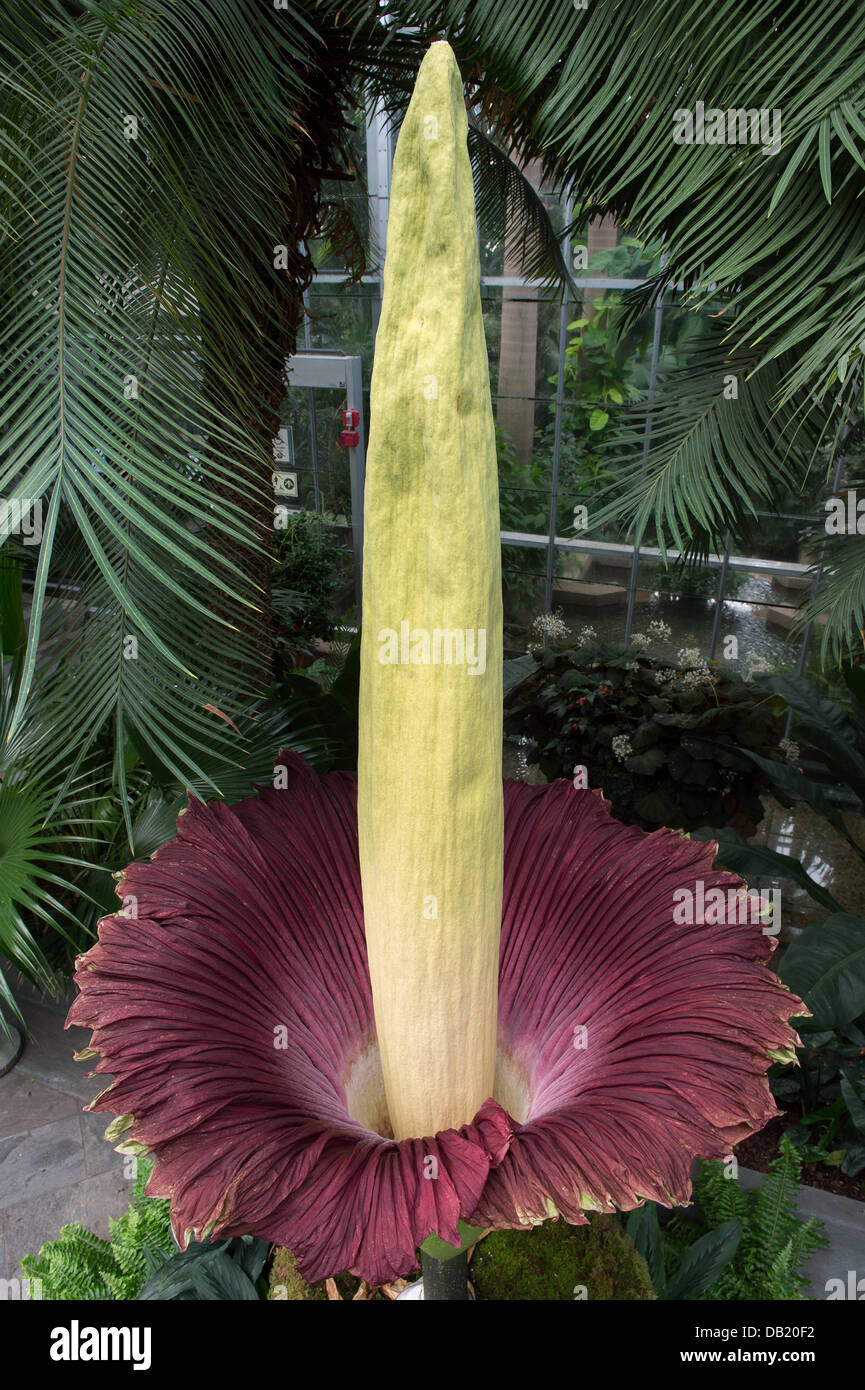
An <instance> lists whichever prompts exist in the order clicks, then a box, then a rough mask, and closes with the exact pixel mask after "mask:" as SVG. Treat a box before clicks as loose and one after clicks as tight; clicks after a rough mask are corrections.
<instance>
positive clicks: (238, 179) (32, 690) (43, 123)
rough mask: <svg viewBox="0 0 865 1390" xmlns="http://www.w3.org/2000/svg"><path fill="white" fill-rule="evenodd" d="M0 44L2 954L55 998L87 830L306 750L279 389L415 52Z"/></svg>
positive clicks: (234, 33) (491, 166) (298, 32)
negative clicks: (283, 564)
mask: <svg viewBox="0 0 865 1390" xmlns="http://www.w3.org/2000/svg"><path fill="white" fill-rule="evenodd" d="M3 39H4V57H5V59H6V64H5V68H6V80H5V82H4V86H3V92H2V108H0V120H2V139H3V147H4V151H5V154H4V169H5V175H6V177H5V179H4V184H3V189H2V192H0V226H2V230H3V233H4V236H3V249H2V253H0V276H2V284H3V287H4V293H3V296H2V303H3V307H2V311H0V340H2V342H3V343H4V344H5V345H6V348H7V354H6V365H7V372H6V385H7V392H6V394H5V396H4V402H3V405H2V407H0V438H2V458H0V490H2V491H3V493H4V494H5V495H6V500H5V501H4V504H3V518H2V526H0V541H2V543H3V544H4V546H5V548H6V550H7V551H8V550H10V547H11V546H12V545H13V544H16V543H17V540H18V536H16V534H15V533H16V532H17V533H18V534H19V535H20V537H21V538H22V541H23V544H22V545H20V546H19V547H18V552H17V553H18V558H19V561H20V562H21V564H22V570H21V574H20V576H19V579H23V584H24V598H25V600H26V608H27V622H26V624H23V621H22V622H19V625H18V627H17V628H15V629H14V631H13V630H12V629H7V630H5V632H4V641H5V645H4V646H3V653H4V658H5V660H4V663H3V678H4V686H3V709H4V715H3V719H4V730H3V732H4V739H5V742H4V752H3V762H2V776H3V779H4V787H8V790H4V796H5V805H6V810H7V812H8V820H7V824H8V826H9V830H10V836H9V838H8V839H7V841H6V842H5V844H4V845H3V846H2V850H3V854H2V862H0V872H2V873H3V875H4V878H5V881H0V950H2V952H3V955H4V956H5V958H6V959H7V960H8V961H9V962H11V963H12V964H13V965H14V966H17V967H18V968H19V969H21V970H22V971H23V973H24V974H25V975H27V976H29V978H31V979H32V980H33V981H34V983H37V984H38V985H40V987H50V986H51V984H52V979H53V977H52V965H57V966H58V967H60V968H62V967H63V966H64V965H65V964H66V962H67V960H68V957H69V955H70V954H71V953H74V952H75V951H76V950H77V949H80V947H81V945H82V944H83V942H84V941H85V940H86V938H87V933H88V931H89V930H90V927H91V926H92V921H93V914H94V911H95V910H98V906H99V903H96V904H95V905H94V903H93V902H91V901H90V900H89V899H88V898H87V897H86V896H85V897H84V898H82V897H81V896H80V894H79V890H80V889H81V888H82V887H85V888H86V887H87V885H88V884H89V885H90V886H92V884H93V883H94V882H95V881H96V880H99V882H100V884H101V883H102V882H103V880H104V874H100V873H98V872H97V870H98V869H99V868H100V867H104V861H101V860H100V850H101V849H103V848H105V838H106V819H105V811H106V806H107V805H108V804H109V803H110V805H111V808H112V809H111V812H110V816H111V818H113V817H114V810H115V808H116V807H117V806H118V805H119V808H120V813H121V816H122V824H123V827H124V828H125V835H126V839H127V842H128V846H129V847H130V848H133V846H132V837H133V826H134V823H135V821H136V818H137V815H138V813H139V811H140V809H141V808H140V807H139V806H138V804H137V798H138V797H140V796H145V795H149V792H150V785H149V782H148V778H147V777H145V776H144V772H145V771H146V772H147V774H149V777H150V778H152V779H154V781H155V782H156V784H158V785H159V786H160V787H164V789H165V791H166V795H168V796H171V795H173V793H174V792H175V791H176V789H177V788H180V789H185V788H191V789H192V790H193V791H194V792H195V793H196V794H204V795H214V794H216V793H217V792H218V793H219V794H222V795H223V796H225V797H227V798H229V799H231V798H232V797H236V795H237V794H238V788H240V791H241V793H245V792H248V790H249V787H250V784H251V782H252V781H253V780H254V779H255V778H256V777H260V776H261V775H262V762H261V757H260V755H261V751H262V744H263V736H264V735H265V734H268V736H269V737H270V740H271V745H270V749H269V750H268V753H267V755H266V759H265V763H264V767H265V768H266V766H267V762H268V761H269V762H270V763H271V765H272V753H273V748H274V747H275V746H276V744H277V742H278V740H279V739H280V738H282V741H284V742H288V741H292V739H293V737H294V734H293V732H292V728H291V727H288V726H289V725H293V724H294V723H297V722H300V723H302V722H303V720H302V719H299V718H298V717H297V711H296V710H295V712H294V715H293V717H292V718H280V717H279V716H277V717H276V719H275V720H274V715H273V712H272V711H271V710H267V709H266V708H265V706H264V704H263V703H262V701H263V696H264V693H265V692H266V691H267V690H268V689H269V686H270V680H271V676H272V671H271V667H270V659H271V654H272V634H271V630H270V627H271V625H270V613H271V603H270V598H269V594H268V588H269V582H270V568H271V562H272V555H271V551H272V535H273V533H272V521H273V497H272V496H271V493H270V478H271V469H272V461H271V458H270V454H271V440H272V436H273V435H274V434H275V433H276V430H277V428H278V426H279V425H280V424H281V422H282V420H283V419H284V417H285V413H286V406H285V383H284V379H283V362H284V359H285V357H286V356H287V355H289V354H290V353H291V352H292V351H293V350H294V347H295V343H296V333H297V325H298V322H299V320H300V316H301V313H302V292H303V290H304V287H305V285H306V284H307V283H308V281H309V278H310V276H311V274H312V271H313V268H314V264H315V263H316V260H317V259H318V260H320V259H321V257H322V255H324V254H325V250H326V254H327V256H328V257H329V258H330V259H329V263H333V260H334V258H335V260H336V263H337V264H340V263H341V264H344V265H346V266H347V267H348V269H349V271H350V273H351V275H352V276H353V277H354V278H357V277H358V276H359V275H360V273H361V272H362V270H363V267H364V239H365V230H366V229H365V227H364V225H363V219H362V218H360V219H358V218H357V217H352V216H350V215H349V207H350V202H349V200H347V199H346V197H345V196H344V193H343V190H344V187H345V185H346V181H347V179H348V178H349V177H351V176H352V175H353V174H354V173H355V169H356V160H355V153H356V149H357V139H358V135H357V126H358V110H359V108H360V105H361V98H362V93H363V88H364V84H365V83H366V81H367V79H368V78H369V77H370V75H371V72H372V71H373V70H380V72H381V73H382V74H383V73H384V72H385V71H393V72H395V71H397V70H398V69H399V67H400V66H402V67H406V66H407V65H408V66H410V68H411V71H412V72H413V71H414V68H415V62H414V58H415V55H416V54H417V53H418V52H419V51H422V45H420V42H419V40H418V38H417V37H416V36H415V35H412V34H402V33H401V32H400V30H399V27H398V26H394V27H393V29H392V30H391V31H390V32H388V29H387V27H386V26H383V25H382V23H381V15H380V12H379V7H378V6H377V5H376V4H374V3H372V2H371V0H350V3H349V4H348V5H346V4H343V3H341V0H316V2H315V3H313V0H292V3H289V4H287V5H284V6H283V5H281V6H280V7H279V8H277V7H262V6H253V7H248V6H247V7H240V8H238V7H237V6H236V5H235V4H233V3H232V0H179V3H171V4H166V3H165V0H99V3H94V4H86V5H82V4H80V3H78V0H21V3H20V4H17V5H16V6H15V9H14V12H13V13H12V14H10V15H9V16H7V17H6V18H5V19H4V21H3ZM397 105H398V98H397ZM472 152H473V157H474V161H475V172H476V176H477V183H478V189H479V196H480V197H482V199H483V201H484V206H485V208H486V210H487V212H488V213H489V215H490V216H498V215H499V214H498V213H497V211H496V209H497V207H498V204H497V201H496V200H497V198H498V200H499V203H500V204H501V206H502V207H504V206H505V205H506V206H507V208H508V210H509V211H508V217H509V219H510V222H511V224H512V225H514V226H517V227H519V226H520V225H522V226H523V227H524V230H525V233H526V235H525V238H524V251H525V254H526V256H527V258H528V259H527V262H526V264H527V266H530V267H532V268H533V269H534V270H535V271H537V270H539V269H540V270H542V272H543V274H544V275H545V276H546V277H547V278H550V277H555V276H557V275H561V274H562V273H564V267H563V264H562V260H561V254H560V251H559V248H558V243H557V241H556V238H555V235H554V234H553V233H552V228H551V225H550V222H549V218H548V217H547V216H546V213H545V211H544V206H543V203H542V202H541V200H540V199H539V198H538V197H537V195H536V193H535V192H534V190H533V189H532V188H531V186H530V185H529V184H528V183H527V182H526V181H525V180H524V179H523V178H522V176H521V175H520V174H519V171H518V170H517V168H516V166H515V165H514V164H513V162H512V161H509V160H508V159H506V158H505V157H503V155H502V153H501V151H499V150H496V149H495V148H494V147H493V146H492V145H491V144H490V142H489V140H488V139H487V137H486V136H485V134H484V132H483V130H481V129H478V130H477V131H476V132H475V133H474V135H473V139H472ZM370 341H371V339H370ZM20 597H21V596H20V584H19V595H18V600H17V602H18V606H19V609H21V603H20ZM21 611H22V612H23V610H21ZM16 621H17V619H16ZM289 626H290V624H289ZM10 641H11V642H12V643H13V645H12V646H10V645H9V642H10ZM13 653H14V654H15V659H14V660H12V656H13ZM274 722H275V723H276V724H277V725H278V726H280V725H281V728H280V730H279V732H278V733H276V734H274V733H273V732H272V730H273V727H274ZM48 731H50V732H51V735H52V737H50V738H49V737H48ZM297 746H298V747H299V748H301V747H302V746H303V745H302V742H299V743H298V744H297ZM307 751H309V752H310V754H311V756H313V757H318V756H319V753H320V752H321V749H320V744H319V743H317V741H316V739H315V737H313V738H312V741H311V743H310V744H309V746H308V748H307ZM130 769H136V770H137V771H136V772H135V774H133V773H132V772H131V771H130ZM24 783H26V791H24V790H21V791H15V790H13V788H16V787H18V788H23V787H24ZM70 796H71V797H72V799H73V800H74V801H75V806H76V819H75V821H74V824H73V823H70V822H69V821H68V820H67V819H66V818H65V811H64V809H63V807H64V803H65V801H66V799H67V798H68V797H70ZM13 801H14V803H15V805H14V808H13V806H12V803H13ZM94 816H95V817H96V819H93V817H94ZM113 825H114V822H113V819H112V827H113ZM111 835H112V836H113V835H114V829H113V828H112V830H111ZM110 847H111V849H112V853H113V849H114V842H113V841H112V844H111V846H110ZM52 856H53V858H52ZM37 858H38V866H37V865H36V859H37ZM73 861H74V863H73ZM60 865H63V866H66V867H68V869H69V874H68V877H69V880H70V881H69V882H68V883H66V884H63V885H62V886H61V884H60V883H59V882H58V881H57V879H58V877H61V876H62V875H63V874H64V872H65V867H64V868H61V867H59V866H60ZM96 896H97V898H99V897H100V895H99V894H97V895H96ZM43 948H44V949H43ZM0 996H2V998H3V1000H4V1002H5V1003H6V1004H7V1005H8V1006H9V1008H10V1009H11V1010H12V1011H13V1012H14V1011H15V1003H14V1000H13V998H12V995H11V991H10V989H9V986H8V983H6V982H4V980H3V979H2V976H0Z"/></svg>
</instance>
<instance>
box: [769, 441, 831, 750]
mask: <svg viewBox="0 0 865 1390" xmlns="http://www.w3.org/2000/svg"><path fill="white" fill-rule="evenodd" d="M845 434H846V430H845ZM843 470H844V455H843V454H839V455H838V459H837V462H836V464H835V472H834V475H833V477H832V492H837V491H838V488H839V486H840V484H841V474H842V472H843ZM828 539H829V537H828V535H827V536H826V537H824V539H823V543H822V545H821V546H820V554H819V557H818V560H817V573H816V575H815V577H814V587H813V589H812V590H811V599H812V601H813V600H814V599H815V598H816V597H817V590H818V589H819V588H820V580H821V579H822V578H823V570H824V569H825V566H826V545H827V542H828ZM813 633H814V620H813V619H812V620H811V622H809V623H808V624H807V625H806V627H805V631H804V632H803V633H802V641H801V643H800V644H799V660H798V661H797V662H796V675H797V676H802V675H804V674H805V663H806V661H807V660H808V652H809V650H810V648H811V638H812V636H813ZM792 727H793V711H792V710H788V711H787V718H786V720H785V721H784V737H785V738H789V737H790V730H791V728H792Z"/></svg>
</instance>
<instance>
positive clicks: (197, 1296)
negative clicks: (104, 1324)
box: [134, 1236, 270, 1303]
mask: <svg viewBox="0 0 865 1390" xmlns="http://www.w3.org/2000/svg"><path fill="white" fill-rule="evenodd" d="M269 1250H270V1243H269V1241H266V1240H258V1239H256V1238H255V1237H254V1236H237V1237H235V1238H234V1239H233V1240H217V1241H197V1240H191V1241H190V1242H189V1244H188V1246H187V1248H186V1249H185V1250H179V1251H177V1252H176V1253H175V1254H173V1255H171V1256H170V1258H169V1259H167V1260H165V1261H164V1263H162V1264H160V1266H159V1268H158V1269H156V1270H154V1272H153V1273H152V1274H151V1275H150V1278H149V1279H148V1280H147V1283H146V1284H145V1285H144V1287H143V1288H142V1289H141V1290H140V1292H138V1293H137V1294H135V1295H134V1297H136V1298H138V1299H140V1300H144V1301H147V1300H150V1299H158V1300H163V1301H164V1300H166V1299H171V1300H173V1301H176V1302H185V1303H188V1302H210V1301H214V1300H219V1301H230V1302H236V1301H238V1300H243V1301H245V1302H256V1301H257V1300H258V1299H261V1298H266V1297H267V1284H266V1281H265V1280H264V1279H263V1278H262V1271H263V1270H264V1266H265V1264H266V1262H267V1256H268V1251H269ZM259 1281H260V1282H259Z"/></svg>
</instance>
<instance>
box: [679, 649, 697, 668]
mask: <svg viewBox="0 0 865 1390" xmlns="http://www.w3.org/2000/svg"><path fill="white" fill-rule="evenodd" d="M678 662H679V665H680V666H701V665H703V658H702V656H701V655H700V649H699V647H680V648H679V656H678Z"/></svg>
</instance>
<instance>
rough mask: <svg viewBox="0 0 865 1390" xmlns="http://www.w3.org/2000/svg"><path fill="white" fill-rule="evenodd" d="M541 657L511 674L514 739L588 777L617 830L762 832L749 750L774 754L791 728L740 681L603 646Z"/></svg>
mask: <svg viewBox="0 0 865 1390" xmlns="http://www.w3.org/2000/svg"><path fill="white" fill-rule="evenodd" d="M637 636H638V637H641V636H642V634H637ZM533 657H534V661H533V662H530V663H526V662H525V661H520V662H519V664H517V663H516V662H515V663H510V664H511V665H513V666H514V668H515V670H514V679H515V683H514V684H513V685H512V686H511V688H510V690H509V692H508V694H507V696H506V699H505V709H506V728H507V729H508V730H509V732H511V733H514V734H519V735H521V736H522V737H523V738H527V739H529V740H531V742H532V743H533V744H534V745H535V749H534V752H533V754H532V757H533V760H535V761H537V762H538V763H539V764H540V767H541V770H542V772H544V773H545V775H546V776H547V777H548V778H550V779H552V778H554V777H568V778H571V777H573V776H574V773H575V771H576V769H577V767H583V768H585V769H586V773H585V776H586V777H587V779H588V783H587V784H588V785H591V786H595V787H599V788H601V789H602V790H603V793H604V795H605V796H607V797H609V798H610V801H611V803H612V810H613V814H614V815H615V816H616V817H617V819H619V820H623V821H625V822H626V823H627V824H630V825H640V826H642V827H643V828H644V829H647V830H652V829H655V828H656V827H657V826H660V825H666V826H680V827H682V828H683V829H686V830H691V829H693V828H695V827H697V826H703V825H705V824H706V822H707V819H708V821H710V822H711V823H716V824H720V825H724V824H725V823H727V822H731V821H733V822H735V823H736V824H738V825H739V826H740V828H741V827H743V826H744V827H745V829H746V830H747V831H748V832H749V833H752V832H753V829H754V827H755V826H756V825H757V824H758V823H759V821H760V820H761V818H762V815H763V805H762V802H761V801H760V797H759V789H760V786H761V785H762V784H763V783H764V780H765V779H764V777H763V775H762V773H760V772H759V771H758V770H757V768H756V767H755V766H754V764H753V762H752V761H751V760H750V759H749V758H748V757H747V756H746V750H748V749H752V750H753V749H760V750H761V752H762V753H763V754H764V755H768V754H769V753H771V752H772V751H773V750H774V749H775V748H776V747H777V744H778V740H779V738H780V736H781V730H782V726H781V724H780V721H779V720H778V719H777V717H775V716H774V715H773V713H772V711H771V710H769V709H768V708H767V706H766V704H765V701H764V700H762V699H761V698H760V697H759V696H755V694H754V692H753V690H751V689H749V687H748V686H747V685H746V683H745V682H744V681H743V680H742V679H741V678H740V677H739V676H738V675H736V674H735V673H733V672H730V671H727V670H724V669H723V668H721V667H718V666H715V665H711V666H710V665H709V664H708V663H706V662H704V661H703V660H702V659H701V658H700V656H699V653H698V652H696V651H694V652H688V651H683V652H681V653H680V654H679V657H678V658H677V659H676V660H675V661H665V660H663V659H659V658H656V657H652V656H651V655H649V654H648V653H646V652H645V651H644V650H642V649H640V648H638V646H637V645H636V644H635V645H633V646H631V647H622V646H616V645H610V644H608V643H604V642H598V641H597V640H596V639H595V638H594V636H593V635H590V636H589V637H588V639H587V640H584V641H581V640H580V639H579V638H578V639H577V640H576V641H574V640H573V639H571V640H567V639H565V640H563V641H557V642H553V641H550V640H547V641H546V642H545V644H544V645H540V646H538V647H537V649H536V650H535V651H534V653H533ZM526 666H528V667H529V668H530V669H528V670H526ZM730 867H731V868H733V867H735V866H734V865H730Z"/></svg>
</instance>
